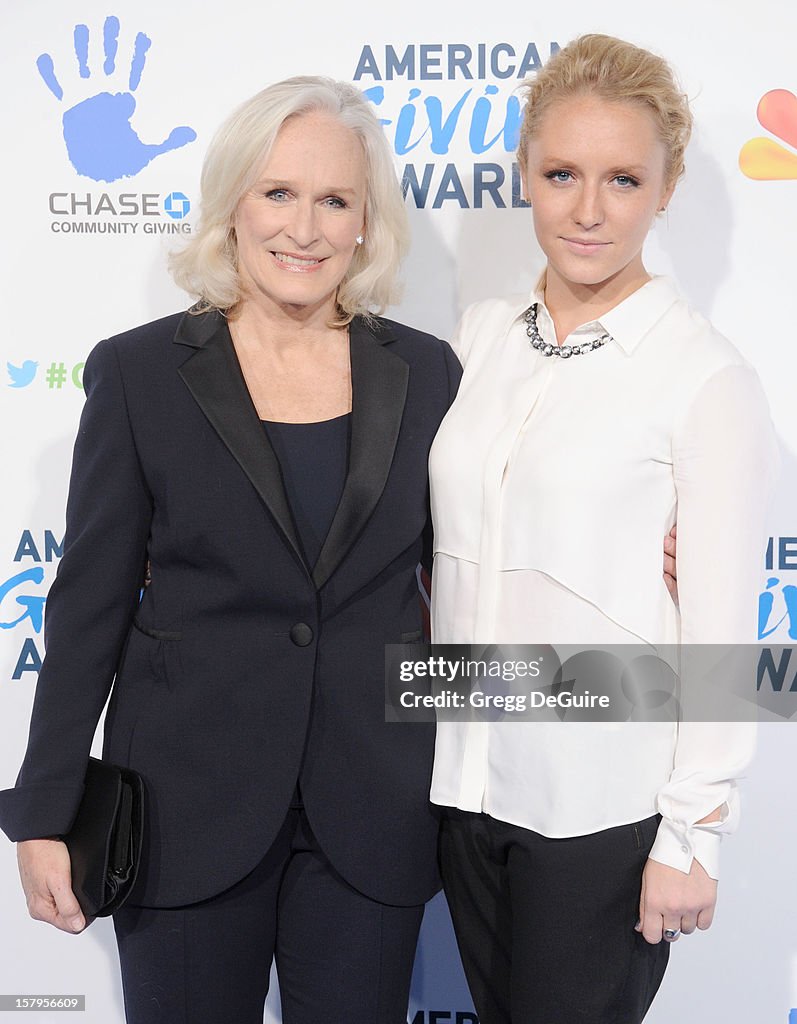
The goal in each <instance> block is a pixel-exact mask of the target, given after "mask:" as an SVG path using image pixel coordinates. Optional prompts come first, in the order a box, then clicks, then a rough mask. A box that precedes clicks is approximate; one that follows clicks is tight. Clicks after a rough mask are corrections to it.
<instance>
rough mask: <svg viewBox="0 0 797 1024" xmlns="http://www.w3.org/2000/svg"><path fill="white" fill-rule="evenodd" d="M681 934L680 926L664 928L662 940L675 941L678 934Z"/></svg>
mask: <svg viewBox="0 0 797 1024" xmlns="http://www.w3.org/2000/svg"><path fill="white" fill-rule="evenodd" d="M680 934H681V929H680V928H665V929H664V941H665V942H675V940H676V939H677V938H678V936H679V935H680Z"/></svg>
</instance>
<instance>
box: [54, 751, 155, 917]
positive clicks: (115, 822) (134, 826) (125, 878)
mask: <svg viewBox="0 0 797 1024" xmlns="http://www.w3.org/2000/svg"><path fill="white" fill-rule="evenodd" d="M143 814H144V783H143V780H142V778H141V776H140V775H139V774H138V773H137V772H134V771H132V770H131V769H130V768H119V767H118V766H117V765H113V764H108V763H107V762H106V761H98V760H97V759H96V758H94V757H90V758H89V764H88V768H87V770H86V780H85V789H84V792H83V799H82V800H81V802H80V807H79V808H78V812H77V817H76V818H75V822H74V824H73V825H72V829H71V831H70V832H69V834H68V835H65V836H64V837H63V839H64V842H65V843H66V845H67V848H68V850H69V858H70V860H71V862H72V890H73V892H74V894H75V896H76V897H77V900H78V903H79V904H80V909H81V910H82V911H83V913H84V914H85V915H86V917H108V916H109V915H110V914H112V913H113V912H114V911H115V910H118V908H119V907H121V906H122V904H123V903H124V901H125V900H126V899H127V897H128V896H129V895H130V890H131V889H132V888H133V884H134V883H135V880H136V876H137V874H138V867H139V863H140V860H141V838H142V828H143Z"/></svg>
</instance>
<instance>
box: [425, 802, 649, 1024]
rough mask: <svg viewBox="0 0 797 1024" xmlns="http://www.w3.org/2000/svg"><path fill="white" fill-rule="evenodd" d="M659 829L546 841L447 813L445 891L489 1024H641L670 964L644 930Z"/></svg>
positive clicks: (640, 825) (476, 998) (624, 828)
mask: <svg viewBox="0 0 797 1024" xmlns="http://www.w3.org/2000/svg"><path fill="white" fill-rule="evenodd" d="M658 820H659V819H658V818H657V817H652V818H647V819H645V820H644V821H640V822H637V823H635V824H631V825H621V826H619V827H618V828H610V829H606V830H605V831H602V832H596V833H594V834H593V835H588V836H576V837H575V838H572V839H547V838H546V837H545V836H541V835H539V834H538V833H536V832H531V831H529V830H528V829H525V828H520V827H519V826H517V825H509V824H506V823H505V822H501V821H496V820H495V819H493V818H490V817H489V816H488V815H486V814H470V813H467V812H464V811H453V810H451V811H447V812H446V813H445V815H444V819H443V825H442V830H441V837H440V856H441V867H442V871H443V881H444V884H445V890H446V896H447V898H448V904H449V907H450V908H451V916H452V918H453V921H454V930H455V932H456V935H457V942H458V945H459V951H460V953H461V955H462V962H463V964H464V967H465V974H466V976H467V979H468V985H469V987H470V990H471V994H472V996H473V1002H474V1005H475V1006H476V1011H477V1013H478V1014H479V1021H480V1024H510V1022H511V1024H639V1022H640V1021H641V1020H642V1018H643V1017H644V1016H645V1014H646V1013H647V1011H648V1008H649V1007H650V1004H651V1002H652V1001H653V997H654V996H655V994H656V992H657V990H658V988H659V985H660V984H661V980H662V977H663V976H664V970H665V968H666V966H667V957H668V954H669V946H668V944H667V943H666V942H660V943H659V944H658V945H655V946H654V945H649V944H648V943H647V942H646V941H645V940H644V939H643V938H642V936H641V935H640V934H639V933H638V932H636V931H635V930H634V925H635V924H636V922H637V919H638V916H639V892H640V885H641V879H642V869H643V868H644V866H645V861H646V859H647V855H648V853H649V851H650V848H651V846H652V845H653V840H654V838H655V835H656V828H657V826H658Z"/></svg>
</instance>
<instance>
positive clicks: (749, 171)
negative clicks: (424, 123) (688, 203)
mask: <svg viewBox="0 0 797 1024" xmlns="http://www.w3.org/2000/svg"><path fill="white" fill-rule="evenodd" d="M756 114H757V116H758V120H759V123H760V124H761V126H762V127H763V128H766V130H767V131H768V132H771V133H772V135H775V136H777V138H778V139H780V142H776V141H775V140H774V139H773V138H770V137H769V136H759V137H758V138H755V139H750V140H749V141H748V142H745V144H744V145H743V146H742V149H741V152H740V153H739V167H740V168H741V171H742V174H744V175H746V176H747V177H748V178H753V179H754V180H756V181H787V180H795V181H797V96H795V95H794V93H793V92H789V91H788V89H772V90H771V91H770V92H768V93H765V94H764V95H763V96H762V97H761V99H760V101H759V103H758V109H757V111H756ZM781 142H785V143H786V146H789V147H791V148H789V149H787V148H786V146H782V145H781ZM794 1024H797V1020H796V1021H795V1022H794Z"/></svg>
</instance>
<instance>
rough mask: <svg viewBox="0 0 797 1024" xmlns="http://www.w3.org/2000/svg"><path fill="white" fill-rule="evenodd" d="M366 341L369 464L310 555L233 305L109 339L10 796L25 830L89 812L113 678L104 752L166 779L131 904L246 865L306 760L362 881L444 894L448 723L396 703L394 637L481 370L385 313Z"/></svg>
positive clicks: (378, 890) (351, 874)
mask: <svg viewBox="0 0 797 1024" xmlns="http://www.w3.org/2000/svg"><path fill="white" fill-rule="evenodd" d="M350 339H351V344H350V352H351V375H352V396H353V409H352V427H351V448H350V458H349V470H348V475H347V477H346V483H345V487H344V491H343V496H342V498H341V501H340V504H339V506H338V509H337V512H336V514H335V517H334V520H333V522H332V525H331V527H330V530H329V534H328V536H327V538H326V540H325V542H324V545H323V548H322V550H321V554H320V556H319V558H318V561H317V563H316V565H315V566H314V567H313V568H312V570H311V569H309V568H308V567H307V566H306V565H305V564H304V561H303V559H302V557H301V554H300V545H299V542H298V540H297V537H296V534H295V529H294V525H293V522H292V519H291V513H290V509H289V507H288V502H287V499H286V497H285V492H284V489H283V485H282V481H281V477H280V470H279V465H278V462H277V459H276V456H275V454H274V451H273V449H272V448H271V446H270V444H269V442H268V439H267V437H266V436H265V433H264V431H263V428H262V426H261V423H260V421H259V419H258V416H257V412H256V410H255V408H254V405H253V403H252V401H251V398H250V396H249V393H248V391H247V389H246V385H245V383H244V379H243V376H242V374H241V370H240V367H239V365H238V361H237V359H236V356H235V351H234V349H233V346H232V342H231V339H230V334H229V331H228V328H227V323H226V320H225V318H224V317H223V316H222V315H221V314H219V313H215V312H211V313H204V314H201V315H194V314H190V313H186V314H177V315H174V316H170V317H166V318H164V319H162V320H157V321H155V322H154V323H151V324H147V325H146V326H143V327H139V328H137V329H135V330H133V331H129V332H127V333H126V334H121V335H119V336H118V337H115V338H111V339H108V340H106V341H103V342H101V343H100V344H99V345H98V346H97V347H96V348H95V349H94V351H93V352H92V353H91V355H90V357H89V359H88V361H87V363H86V367H85V371H84V382H85V389H86V405H85V408H84V411H83V415H82V418H81V421H80V428H79V432H78V436H77V441H76V445H75V454H74V463H73V468H72V478H71V483H70V490H69V500H68V504H67V529H66V537H65V542H64V554H63V558H62V560H61V564H60V566H59V570H58V574H57V578H56V580H55V582H54V583H53V586H52V588H51V591H50V595H49V598H48V602H47V618H46V642H47V654H46V658H45V660H44V664H43V666H42V669H41V672H40V676H39V683H38V687H37V690H36V697H35V702H34V707H33V716H32V722H31V731H30V738H29V743H28V748H27V753H26V756H25V760H24V763H23V766H22V769H21V772H20V775H19V778H18V780H17V785H16V787H15V788H14V789H11V790H5V791H4V792H2V793H0V825H2V828H3V829H4V831H5V832H6V833H7V835H8V836H9V837H10V838H11V839H15V840H17V839H25V838H36V837H41V836H48V835H58V834H63V833H65V832H67V831H68V830H69V828H70V825H71V822H72V820H73V817H74V815H75V812H76V808H77V806H78V804H79V801H80V798H81V793H82V778H83V774H84V771H85V766H86V758H87V756H88V753H89V749H90V745H91V741H92V736H93V734H94V731H95V727H96V724H97V721H98V719H99V716H100V713H101V711H102V708H103V705H104V704H105V702H106V699H107V697H108V694H109V692H111V687H112V684H113V689H112V692H111V699H110V703H109V706H108V711H107V715H106V721H105V743H104V756H105V757H106V758H107V759H108V760H110V761H113V762H115V763H118V764H122V765H130V766H131V767H133V768H135V769H137V770H138V771H140V772H141V773H142V774H143V776H144V779H145V781H146V783H147V789H148V808H147V816H146V837H145V856H144V859H143V865H142V871H141V875H140V879H139V882H138V883H137V885H136V891H135V894H134V897H133V899H134V902H137V903H141V904H145V905H151V906H176V905H180V904H184V903H189V902H193V901H197V900H201V899H204V898H206V897H209V896H212V895H214V894H216V893H218V892H221V891H222V890H224V889H225V888H227V887H228V886H230V885H232V884H233V883H235V882H236V881H238V880H239V879H240V878H242V877H243V876H244V875H245V874H246V873H247V872H249V871H250V870H251V869H252V868H253V867H254V866H255V864H256V863H257V862H258V861H259V860H260V859H261V857H262V856H263V854H264V853H265V851H266V850H267V849H268V847H269V845H270V844H271V841H272V840H273V838H274V837H275V836H276V833H277V831H278V830H279V828H280V826H281V825H282V823H283V821H284V818H285V815H286V812H287V809H288V807H289V806H290V803H291V798H292V796H293V794H294V791H295V788H296V784H297V781H300V783H301V792H302V796H303V800H304V805H305V807H306V810H307V814H308V817H309V820H310V822H311V824H312V827H313V830H314V832H315V833H316V836H317V838H318V840H319V842H320V844H321V847H322V849H323V850H324V851H325V853H326V854H327V856H328V857H329V858H330V860H331V861H332V863H333V865H334V866H335V867H336V869H337V870H338V871H339V872H340V873H341V874H342V875H343V877H344V878H345V879H346V880H347V881H348V882H349V883H350V884H351V885H353V886H355V887H356V888H357V889H359V890H361V891H362V892H364V893H365V894H367V895H368V896H370V897H372V898H374V899H377V900H380V901H382V902H385V903H392V904H397V905H412V904H417V903H421V902H423V901H424V900H426V899H428V898H429V897H430V896H431V895H432V894H433V893H434V892H435V890H436V888H437V886H438V878H437V868H436V856H435V844H436V834H437V819H436V817H435V813H434V811H433V810H432V808H431V807H430V805H429V802H428V799H427V797H428V791H429V780H430V774H431V761H432V749H433V732H432V727H431V726H426V725H409V724H386V723H385V721H384V645H385V644H386V643H391V642H393V643H395V642H398V641H401V640H402V639H404V640H407V639H414V638H416V637H418V636H419V634H420V629H421V612H420V605H419V600H418V592H417V586H416V566H417V565H418V562H419V560H420V559H421V555H422V548H423V544H424V538H425V537H426V540H427V541H428V524H429V506H428V484H427V457H428V454H429V446H430V445H431V442H432V438H433V437H434V434H435V431H436V430H437V427H438V425H439V423H440V420H441V419H442V417H443V415H444V414H445V412H446V410H447V408H448V406H449V404H450V403H451V401H452V399H453V396H454V393H455V391H456V387H457V384H458V381H459V376H460V372H461V371H460V368H459V364H458V363H457V360H456V358H455V356H454V355H453V353H452V351H451V349H450V348H449V347H448V346H447V345H446V344H445V343H444V342H440V341H438V340H437V339H436V338H433V337H431V336H429V335H426V334H422V333H421V332H419V331H416V330H413V329H411V328H409V327H405V326H403V325H401V324H397V323H393V322H391V321H389V320H384V319H379V320H378V321H377V323H376V324H375V325H370V326H369V324H368V323H367V322H366V321H365V320H363V319H362V318H355V320H354V321H353V322H352V324H351V327H350ZM147 560H149V561H150V562H151V566H152V583H151V584H150V586H149V587H147V589H146V591H145V593H144V596H143V600H142V601H141V603H140V604H139V590H140V587H141V583H142V579H143V575H144V569H145V564H146V562H147Z"/></svg>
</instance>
